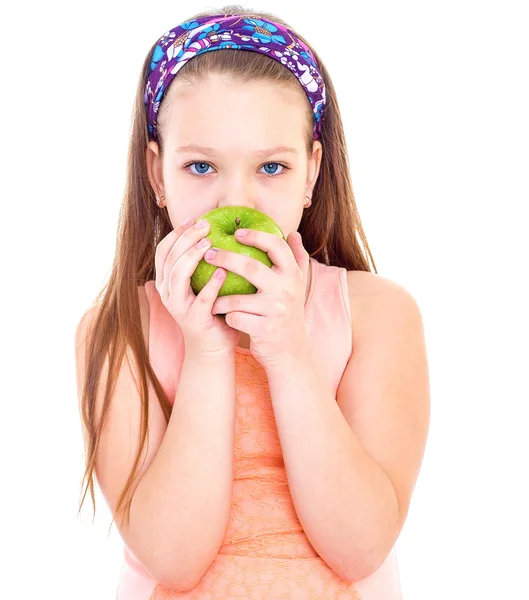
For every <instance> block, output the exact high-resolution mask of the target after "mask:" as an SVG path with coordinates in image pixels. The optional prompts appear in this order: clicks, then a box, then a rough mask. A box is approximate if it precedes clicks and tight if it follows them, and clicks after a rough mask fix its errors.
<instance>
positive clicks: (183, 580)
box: [147, 562, 201, 593]
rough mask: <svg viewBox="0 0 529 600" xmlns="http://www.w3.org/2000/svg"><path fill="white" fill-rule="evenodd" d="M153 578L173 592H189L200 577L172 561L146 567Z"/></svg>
mask: <svg viewBox="0 0 529 600" xmlns="http://www.w3.org/2000/svg"><path fill="white" fill-rule="evenodd" d="M147 570H148V571H149V574H150V575H151V577H152V578H153V579H155V580H156V581H157V582H158V583H159V584H160V585H162V586H163V587H165V588H167V589H169V590H171V591H173V592H181V593H183V592H190V591H191V590H192V589H193V588H194V587H196V585H197V584H198V582H199V581H200V579H201V576H197V575H196V573H194V572H191V570H190V569H188V568H184V567H182V566H181V565H175V563H174V562H172V563H170V564H167V563H164V564H158V565H157V567H156V568H155V569H147Z"/></svg>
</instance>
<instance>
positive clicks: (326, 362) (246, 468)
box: [117, 257, 401, 600]
mask: <svg viewBox="0 0 529 600" xmlns="http://www.w3.org/2000/svg"><path fill="white" fill-rule="evenodd" d="M310 264H311V274H312V280H311V285H310V290H309V294H308V298H307V301H306V304H305V318H306V325H307V331H308V334H309V339H310V340H311V344H312V349H313V351H314V352H315V355H316V357H317V358H318V360H319V361H320V364H321V367H322V369H323V372H324V373H325V375H326V376H327V378H328V380H329V384H330V386H331V389H332V391H333V393H334V395H335V397H336V391H337V388H338V385H339V383H340V380H341V377H342V374H343V371H344V369H345V366H346V365H347V362H348V360H349V357H350V356H351V351H352V333H351V313H350V306H349V296H348V292H347V279H346V270H345V269H344V268H341V267H334V266H327V265H325V264H322V263H319V262H318V261H316V260H315V259H314V258H312V257H311V259H310ZM145 291H146V294H147V298H148V300H149V313H150V327H149V360H150V362H151V365H152V367H153V369H154V371H155V373H156V375H157V377H158V378H159V380H160V383H161V385H162V387H163V388H164V390H165V392H166V393H167V396H168V397H169V399H174V398H175V395H176V389H177V385H178V378H179V376H180V371H181V367H182V362H183V355H184V351H185V348H184V340H183V338H182V336H181V331H180V328H179V327H178V324H177V323H176V321H175V320H174V319H173V317H172V316H171V314H170V313H169V312H168V311H167V309H166V308H165V306H164V304H163V303H162V301H161V299H160V296H159V294H158V291H157V290H156V286H155V282H154V281H148V282H147V283H146V284H145ZM235 376H236V414H235V437H234V464H233V468H234V475H233V499H232V508H231V513H230V517H229V523H228V527H227V531H226V535H225V538H224V541H223V544H222V546H221V548H220V550H219V552H218V554H217V556H216V558H215V560H214V561H213V563H212V564H211V566H210V568H209V569H208V571H207V572H206V573H205V574H204V576H203V577H202V579H201V580H200V582H199V583H198V585H197V586H196V587H195V588H194V589H193V590H191V591H189V592H175V591H173V590H171V589H168V588H166V587H164V586H163V585H162V584H160V583H158V582H157V581H155V580H154V579H153V578H152V577H151V576H150V574H149V573H148V572H147V571H146V570H145V569H144V568H143V566H142V565H141V563H140V562H139V561H138V559H137V558H136V557H135V556H134V554H133V553H132V552H131V550H130V549H129V548H128V547H127V546H125V548H124V554H125V561H124V565H123V569H122V572H121V578H120V582H119V587H118V593H117V600H162V599H163V600H167V599H177V598H181V599H186V600H192V599H196V600H199V599H200V600H206V599H208V600H209V599H212V598H223V599H228V598H235V597H237V598H241V599H242V598H244V599H252V600H261V599H263V600H264V599H266V600H270V599H271V598H274V599H276V598H284V599H294V598H295V599H303V600H325V599H330V598H333V599H340V600H346V599H354V600H400V599H401V593H400V584H399V578H398V566H397V561H396V554H395V549H393V550H392V551H391V553H390V554H389V556H388V558H387V559H386V561H385V563H384V564H383V565H382V566H381V567H380V568H379V569H378V571H377V572H376V573H373V574H372V575H371V576H370V577H368V578H366V579H364V580H362V581H360V582H356V583H354V584H348V583H347V582H345V581H343V580H342V579H341V578H340V577H339V576H338V575H337V574H336V573H334V571H332V569H331V568H330V567H329V566H328V565H327V563H325V562H324V561H323V559H322V558H320V556H319V555H318V554H317V553H316V551H315V550H314V548H313V547H312V546H311V544H310V542H309V540H308V538H307V536H306V535H305V532H304V531H303V528H302V526H301V523H300V521H299V519H298V517H297V515H296V511H295V508H294V504H293V502H292V497H291V495H290V491H289V487H288V481H287V477H286V472H285V465H284V463H283V459H282V454H281V446H280V441H279V436H278V432H277V428H276V425H275V419H274V413H273V408H272V404H271V399H270V394H269V389H268V382H267V378H266V373H265V370H264V369H263V368H262V366H261V365H260V364H259V363H258V362H257V360H256V359H255V358H254V357H253V356H252V354H251V351H250V350H249V349H246V348H239V347H237V348H236V351H235Z"/></svg>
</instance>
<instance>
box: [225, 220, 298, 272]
mask: <svg viewBox="0 0 529 600" xmlns="http://www.w3.org/2000/svg"><path fill="white" fill-rule="evenodd" d="M244 231H246V232H247V233H246V235H245V236H243V237H240V234H239V230H237V231H236V232H235V238H236V240H237V241H238V242H240V243H241V244H244V245H245V246H255V248H259V250H263V252H266V253H267V254H268V257H269V258H270V260H271V261H272V263H273V264H274V266H275V267H277V269H278V270H279V271H281V273H286V274H289V275H293V274H294V272H295V261H293V260H292V252H291V251H290V252H289V250H291V248H289V245H288V244H287V243H286V242H285V240H284V239H283V238H281V237H279V236H278V235H274V234H273V233H269V232H268V231H258V230H257V229H245V230H244Z"/></svg>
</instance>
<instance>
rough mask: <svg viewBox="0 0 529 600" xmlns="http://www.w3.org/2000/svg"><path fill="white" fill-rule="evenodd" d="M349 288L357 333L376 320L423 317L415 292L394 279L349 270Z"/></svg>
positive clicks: (353, 323)
mask: <svg viewBox="0 0 529 600" xmlns="http://www.w3.org/2000/svg"><path fill="white" fill-rule="evenodd" d="M347 288H348V294H349V305H350V307H351V321H352V327H353V334H357V335H359V334H360V333H361V331H363V330H366V329H369V327H368V326H369V324H370V323H371V324H372V322H373V321H374V320H376V321H379V322H381V321H384V320H385V321H386V322H387V320H391V319H393V320H395V319H402V318H404V319H411V320H413V319H415V320H421V314H420V309H419V306H418V304H417V301H416V300H415V298H414V297H413V295H412V294H411V293H410V292H409V291H408V290H407V289H406V288H405V287H404V286H402V285H400V284H399V283H397V282H395V281H392V280H391V279H387V278H385V277H382V276H381V275H378V274H377V273H372V272H371V271H347ZM355 330H356V331H355Z"/></svg>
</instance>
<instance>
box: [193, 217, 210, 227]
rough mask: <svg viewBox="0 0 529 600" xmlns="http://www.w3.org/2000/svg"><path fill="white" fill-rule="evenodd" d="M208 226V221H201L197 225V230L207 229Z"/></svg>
mask: <svg viewBox="0 0 529 600" xmlns="http://www.w3.org/2000/svg"><path fill="white" fill-rule="evenodd" d="M207 224H208V222H207V221H206V219H201V220H200V221H199V222H198V223H196V225H195V227H196V228H197V229H202V228H203V227H205V226H206V225H207Z"/></svg>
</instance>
